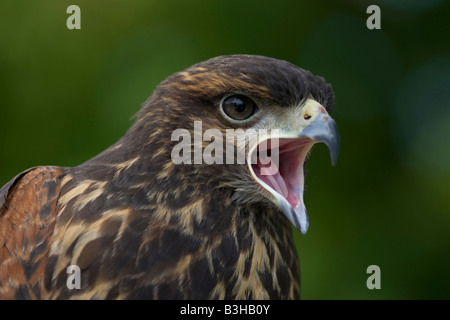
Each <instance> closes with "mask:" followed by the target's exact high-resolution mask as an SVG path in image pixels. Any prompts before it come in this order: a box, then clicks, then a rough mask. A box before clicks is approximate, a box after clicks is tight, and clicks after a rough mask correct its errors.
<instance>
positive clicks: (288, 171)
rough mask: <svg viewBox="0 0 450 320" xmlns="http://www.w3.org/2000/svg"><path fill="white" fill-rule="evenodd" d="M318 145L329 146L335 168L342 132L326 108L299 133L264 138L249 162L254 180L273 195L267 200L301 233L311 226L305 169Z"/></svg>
mask: <svg viewBox="0 0 450 320" xmlns="http://www.w3.org/2000/svg"><path fill="white" fill-rule="evenodd" d="M319 142H323V143H325V144H326V145H327V147H328V149H329V150H330V155H331V163H332V165H333V166H334V165H335V164H336V161H337V158H338V154H339V143H340V142H339V131H338V128H337V125H336V122H335V121H334V120H333V119H332V118H331V117H330V116H329V115H328V113H327V112H326V111H325V109H324V108H323V107H321V109H320V112H318V113H317V114H316V116H315V118H314V119H311V122H310V123H309V124H308V125H307V126H305V127H303V129H302V130H301V131H300V132H297V133H293V132H287V133H283V132H281V133H280V134H279V135H278V136H274V135H271V136H267V137H265V138H264V139H261V140H260V141H259V143H258V144H257V145H256V146H255V147H253V149H252V150H250V152H249V157H250V158H249V159H248V160H250V161H248V162H247V163H248V164H249V167H250V172H251V174H252V176H253V177H254V179H255V180H256V181H257V182H258V183H259V184H260V185H261V186H262V187H263V188H264V189H266V190H267V191H268V192H269V193H270V195H269V197H268V198H269V199H270V200H271V201H272V202H273V203H274V204H275V205H276V206H277V207H278V208H279V209H280V210H281V211H282V212H283V213H284V214H285V216H286V217H287V218H288V219H289V220H290V221H291V222H292V224H293V225H294V226H295V227H296V228H297V230H299V231H300V232H301V233H302V234H305V233H306V231H307V230H308V227H309V222H308V214H307V212H306V207H305V204H304V201H303V188H304V172H303V167H304V162H305V159H306V157H307V155H308V153H309V151H310V150H311V148H312V146H313V145H314V144H316V143H319ZM269 153H270V154H269Z"/></svg>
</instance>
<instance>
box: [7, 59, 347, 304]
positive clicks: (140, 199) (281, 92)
mask: <svg viewBox="0 0 450 320" xmlns="http://www.w3.org/2000/svg"><path fill="white" fill-rule="evenodd" d="M333 104H334V94H333V91H332V88H331V85H329V84H327V83H326V82H325V80H324V79H323V78H322V77H319V76H315V75H313V74H312V73H311V72H309V71H306V70H303V69H301V68H299V67H297V66H295V65H293V64H291V63H289V62H286V61H282V60H277V59H273V58H269V57H264V56H255V55H228V56H219V57H216V58H212V59H210V60H207V61H204V62H200V63H198V64H196V65H194V66H192V67H189V68H187V69H185V70H184V71H181V72H178V73H175V74H173V75H171V76H170V77H168V78H167V79H166V80H164V81H163V82H161V83H160V84H159V85H158V87H157V88H156V89H155V91H154V92H153V94H152V95H151V96H150V98H148V100H147V101H146V102H145V103H144V105H143V107H142V109H141V110H140V111H139V112H138V114H137V117H136V118H137V119H136V120H135V122H134V123H133V124H132V126H131V127H130V129H129V130H128V131H127V132H126V134H125V135H124V136H123V137H122V138H121V139H119V140H118V141H117V142H116V143H115V144H114V145H112V146H111V147H109V148H108V149H106V150H105V151H103V152H101V153H100V154H98V155H97V156H95V157H94V158H92V159H90V160H88V161H86V162H84V163H82V164H80V165H78V166H76V167H57V166H40V167H35V168H31V169H29V170H26V171H24V172H22V173H20V174H19V175H17V176H16V177H15V178H14V179H12V180H11V181H10V182H8V183H7V184H6V185H5V186H3V188H2V189H1V190H0V298H3V299H297V298H299V296H300V276H299V264H298V258H297V254H296V249H295V246H294V241H293V228H292V225H293V226H294V227H295V228H296V229H298V230H299V231H300V232H302V233H305V232H306V231H307V229H308V216H307V213H306V208H305V204H304V201H303V187H304V164H305V160H306V158H307V156H308V154H309V151H310V149H311V147H312V146H313V145H314V144H315V143H318V142H323V143H325V144H326V145H327V146H328V147H329V150H330V153H331V159H332V162H333V164H334V162H335V161H336V158H337V155H338V148H339V135H338V130H337V126H336V123H335V121H334V120H333V119H332V118H331V117H330V115H329V114H328V111H329V110H330V109H331V108H332V106H333ZM199 124H200V127H201V131H200V134H199V132H198V130H197V129H198V128H199ZM177 130H178V131H177ZM177 132H178V133H180V132H181V134H179V135H177V134H176V133H177ZM230 132H232V133H233V134H234V135H232V136H231V137H229V135H227V134H228V133H230ZM220 135H222V136H220ZM222 137H223V138H222ZM230 145H231V146H232V147H234V148H228V147H229V146H230ZM212 146H213V147H212ZM222 146H223V148H221V147H222ZM225 147H226V148H225ZM208 156H209V157H208ZM180 159H181V160H180ZM211 159H212V160H214V161H211ZM242 159H243V160H242ZM269 160H270V161H269ZM73 266H76V267H77V268H78V270H79V273H78V276H79V282H80V288H73V287H71V286H69V285H68V282H69V280H68V277H69V276H70V275H71V274H70V273H69V270H72V269H71V268H72V267H73Z"/></svg>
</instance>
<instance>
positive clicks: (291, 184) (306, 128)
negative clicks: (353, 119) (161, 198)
mask: <svg viewBox="0 0 450 320" xmlns="http://www.w3.org/2000/svg"><path fill="white" fill-rule="evenodd" d="M333 103H334V95H333V92H332V88H331V85H329V84H327V83H326V82H325V80H324V79H323V78H321V77H318V76H315V75H313V74H312V73H310V72H309V71H306V70H303V69H301V68H299V67H297V66H295V65H293V64H291V63H289V62H286V61H281V60H277V59H273V58H268V57H263V56H254V55H229V56H220V57H216V58H213V59H210V60H207V61H204V62H201V63H198V64H196V65H194V66H192V67H190V68H188V69H186V70H184V71H181V72H178V73H175V74H174V75H172V76H170V77H168V78H167V79H166V80H164V81H163V82H162V83H161V84H160V85H159V86H158V88H157V89H156V90H155V92H154V93H153V95H152V96H151V97H150V98H149V99H148V101H147V102H146V103H145V105H144V107H143V108H142V109H141V111H140V112H139V114H138V120H137V121H136V123H135V124H134V125H133V126H132V128H131V129H130V130H129V132H128V133H127V135H126V136H125V140H128V141H124V142H125V143H122V145H133V146H139V147H138V149H139V150H140V151H142V152H139V154H140V155H142V154H146V155H147V157H150V158H149V159H148V162H149V163H150V162H151V163H153V164H152V165H153V166H154V165H155V164H159V165H158V170H159V173H158V175H157V176H156V178H157V180H158V183H159V184H160V185H161V186H162V188H163V189H164V188H165V189H167V190H170V189H171V188H172V189H173V187H174V186H177V190H175V191H178V192H179V193H180V192H181V193H183V191H186V192H189V191H190V190H191V189H192V186H194V185H200V186H203V187H204V188H203V189H202V188H200V189H201V191H199V192H206V193H208V192H210V191H211V190H217V189H220V190H222V191H223V192H225V194H227V195H228V196H229V197H231V199H232V200H233V201H234V202H235V204H237V205H239V206H248V207H250V208H251V207H252V206H259V207H261V206H262V207H266V208H267V207H272V208H273V207H276V208H278V209H279V211H281V212H282V213H284V215H285V216H286V217H287V218H288V219H289V220H290V221H291V222H292V223H293V225H294V226H295V227H296V228H297V229H298V230H299V231H301V232H302V233H305V232H306V231H307V229H308V216H307V213H306V207H305V204H304V201H303V190H304V163H305V159H306V158H307V156H308V154H309V151H310V149H311V147H312V146H313V145H314V144H315V143H318V142H323V143H325V144H326V145H327V146H328V148H329V149H330V153H331V159H332V163H333V165H334V163H335V162H336V159H337V156H338V150H339V134H338V130H337V126H336V123H335V121H334V120H333V119H332V118H331V117H330V116H329V114H328V111H329V110H330V109H331V108H332V106H333ZM130 152H132V151H131V150H130Z"/></svg>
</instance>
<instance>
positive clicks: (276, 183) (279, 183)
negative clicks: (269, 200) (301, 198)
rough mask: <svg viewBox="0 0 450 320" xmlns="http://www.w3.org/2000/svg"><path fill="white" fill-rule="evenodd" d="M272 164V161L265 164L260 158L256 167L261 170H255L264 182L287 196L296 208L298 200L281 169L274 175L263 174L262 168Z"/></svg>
mask: <svg viewBox="0 0 450 320" xmlns="http://www.w3.org/2000/svg"><path fill="white" fill-rule="evenodd" d="M270 166H271V163H270V161H269V162H268V163H267V164H264V163H262V162H261V161H260V158H258V160H257V164H256V167H257V168H258V169H259V170H254V171H255V173H256V175H257V176H258V178H259V179H261V180H262V181H263V182H264V183H266V184H267V185H269V186H270V187H271V188H272V189H274V190H275V191H276V192H278V193H279V194H281V195H282V196H283V197H285V198H286V199H287V200H288V201H289V203H290V204H291V206H292V207H293V208H295V205H297V203H298V200H297V198H296V197H295V196H294V195H293V194H292V193H289V190H288V188H287V186H286V182H285V181H284V179H283V177H282V176H281V174H280V171H279V170H276V173H274V174H273V175H262V174H261V168H268V167H270Z"/></svg>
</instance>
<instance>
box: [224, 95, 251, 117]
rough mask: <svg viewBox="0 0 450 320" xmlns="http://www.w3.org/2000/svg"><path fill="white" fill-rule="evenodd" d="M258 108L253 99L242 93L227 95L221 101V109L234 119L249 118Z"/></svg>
mask: <svg viewBox="0 0 450 320" xmlns="http://www.w3.org/2000/svg"><path fill="white" fill-rule="evenodd" d="M257 109H258V107H257V106H256V103H255V101H253V100H252V99H250V98H249V97H247V96H244V95H234V96H229V97H228V98H226V99H225V100H223V102H222V110H223V112H225V114H226V115H227V116H229V117H230V118H231V119H234V120H245V119H248V118H250V117H251V116H252V115H253V114H254V113H255V112H256V110H257Z"/></svg>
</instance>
